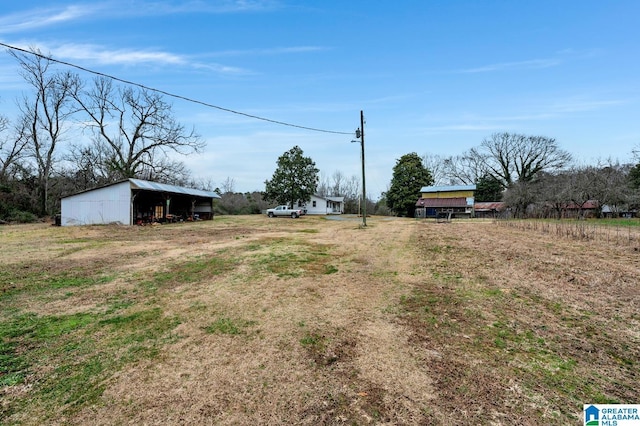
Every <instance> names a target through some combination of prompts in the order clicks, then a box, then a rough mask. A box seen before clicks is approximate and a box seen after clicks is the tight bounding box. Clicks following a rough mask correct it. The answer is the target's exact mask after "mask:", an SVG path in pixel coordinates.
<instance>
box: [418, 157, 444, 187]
mask: <svg viewBox="0 0 640 426" xmlns="http://www.w3.org/2000/svg"><path fill="white" fill-rule="evenodd" d="M446 161H447V159H445V158H443V157H440V156H439V155H437V154H429V153H427V154H424V155H423V156H422V165H423V166H424V168H425V169H427V170H429V171H430V172H431V176H432V177H433V184H434V185H448V184H449V183H450V181H448V180H447V163H446Z"/></svg>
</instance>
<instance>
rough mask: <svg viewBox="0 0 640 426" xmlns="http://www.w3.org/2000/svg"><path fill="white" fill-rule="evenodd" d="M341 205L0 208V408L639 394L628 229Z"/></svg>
mask: <svg viewBox="0 0 640 426" xmlns="http://www.w3.org/2000/svg"><path fill="white" fill-rule="evenodd" d="M343 219H344V220H327V219H326V218H321V217H303V218H301V219H296V220H292V219H288V218H287V219H267V218H266V217H264V216H241V217H220V218H216V219H215V220H214V221H207V222H196V223H189V224H186V223H185V224H172V225H163V226H148V227H119V226H93V227H71V228H66V227H65V228H60V227H51V226H47V225H43V224H40V225H23V226H3V227H0V247H2V250H1V251H0V307H1V308H2V309H1V311H0V424H7V425H14V424H16V425H17V424H24V425H40V424H70V425H74V424H78V425H85V424H92V425H112V424H159V423H162V424H216V425H217V424H222V425H226V424H228V425H232V424H233V425H237V424H247V425H256V424H265V425H267V424H269V425H271V424H310V425H318V424H326V425H329V424H357V425H360V424H362V425H366V424H420V425H422V424H434V425H458V424H460V425H466V424H494V425H513V424H522V425H529V424H531V425H534V424H536V425H537V424H557V425H565V424H580V422H581V421H582V417H581V416H582V404H585V403H638V402H640V390H639V387H638V385H637V384H638V383H639V382H640V331H639V330H640V296H639V295H640V279H639V278H638V277H640V245H639V243H638V240H636V239H635V237H634V238H628V237H627V236H626V235H627V234H624V236H625V243H624V244H617V243H615V242H614V241H612V239H588V238H586V239H582V238H575V236H573V235H570V234H569V233H566V234H565V233H561V232H558V231H557V230H556V231H555V232H554V229H557V228H549V227H544V226H542V227H538V226H502V225H500V224H495V223H493V222H490V221H478V222H475V221H454V222H452V223H446V224H442V223H435V222H431V221H417V220H412V219H393V218H377V217H372V218H371V219H368V220H367V223H368V225H369V226H368V227H367V228H364V229H363V228H361V227H360V226H359V224H360V222H359V221H358V220H357V218H343ZM563 232H564V231H563ZM629 235H630V234H629Z"/></svg>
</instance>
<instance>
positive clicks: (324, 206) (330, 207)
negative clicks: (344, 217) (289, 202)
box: [305, 195, 344, 215]
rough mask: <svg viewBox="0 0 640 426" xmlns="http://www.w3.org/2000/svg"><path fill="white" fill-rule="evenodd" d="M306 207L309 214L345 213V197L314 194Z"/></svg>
mask: <svg viewBox="0 0 640 426" xmlns="http://www.w3.org/2000/svg"><path fill="white" fill-rule="evenodd" d="M305 207H306V209H307V214H325V215H326V214H342V213H344V197H320V196H318V195H312V196H311V199H310V200H309V201H307V202H306V204H305Z"/></svg>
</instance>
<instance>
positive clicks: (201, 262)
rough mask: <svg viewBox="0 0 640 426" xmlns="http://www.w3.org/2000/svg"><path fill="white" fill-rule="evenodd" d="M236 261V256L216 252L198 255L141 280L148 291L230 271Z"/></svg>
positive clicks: (192, 281) (205, 278)
mask: <svg viewBox="0 0 640 426" xmlns="http://www.w3.org/2000/svg"><path fill="white" fill-rule="evenodd" d="M237 263H238V260H237V258H234V257H233V256H231V255H226V254H225V253H223V252H218V253H217V254H216V255H215V256H198V257H196V258H195V259H191V260H188V261H186V262H176V263H174V264H171V265H169V266H168V267H167V269H165V270H163V271H159V272H156V273H155V274H154V275H153V279H152V280H149V281H143V282H142V285H143V287H144V288H145V289H146V290H147V291H150V292H155V291H157V290H158V289H159V288H162V287H165V286H168V285H172V284H185V283H195V282H201V281H206V280H207V279H210V278H212V277H216V276H219V275H222V274H225V273H227V272H230V271H232V270H233V269H234V268H235V267H236V265H237Z"/></svg>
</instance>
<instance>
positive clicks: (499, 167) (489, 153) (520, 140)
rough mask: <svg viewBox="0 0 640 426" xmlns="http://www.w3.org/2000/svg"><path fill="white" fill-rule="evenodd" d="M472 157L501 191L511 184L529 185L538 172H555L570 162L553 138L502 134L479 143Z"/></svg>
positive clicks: (569, 158)
mask: <svg viewBox="0 0 640 426" xmlns="http://www.w3.org/2000/svg"><path fill="white" fill-rule="evenodd" d="M472 154H473V155H476V156H477V157H478V158H482V159H483V161H484V163H485V166H486V167H487V170H488V171H489V172H490V173H491V175H493V176H494V177H496V178H497V179H499V180H500V181H501V182H502V185H503V186H504V187H505V188H508V187H509V186H511V185H512V184H513V183H514V182H531V181H532V180H533V179H534V178H535V176H536V175H537V174H538V173H539V172H541V171H553V170H559V169H561V168H562V167H564V166H566V165H567V164H568V163H569V161H571V155H570V154H569V153H568V152H566V151H563V150H561V149H560V148H559V147H558V144H557V142H556V140H555V139H553V138H547V137H544V136H525V135H521V134H517V133H506V132H505V133H494V134H493V135H491V137H490V138H487V139H485V140H483V141H482V143H481V144H480V147H479V148H478V149H473V150H472Z"/></svg>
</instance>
